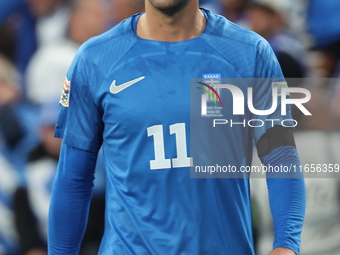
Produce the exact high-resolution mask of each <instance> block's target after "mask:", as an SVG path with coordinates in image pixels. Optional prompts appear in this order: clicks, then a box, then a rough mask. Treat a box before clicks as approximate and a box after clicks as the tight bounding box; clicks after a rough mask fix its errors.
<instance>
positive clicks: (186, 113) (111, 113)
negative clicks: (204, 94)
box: [96, 38, 249, 171]
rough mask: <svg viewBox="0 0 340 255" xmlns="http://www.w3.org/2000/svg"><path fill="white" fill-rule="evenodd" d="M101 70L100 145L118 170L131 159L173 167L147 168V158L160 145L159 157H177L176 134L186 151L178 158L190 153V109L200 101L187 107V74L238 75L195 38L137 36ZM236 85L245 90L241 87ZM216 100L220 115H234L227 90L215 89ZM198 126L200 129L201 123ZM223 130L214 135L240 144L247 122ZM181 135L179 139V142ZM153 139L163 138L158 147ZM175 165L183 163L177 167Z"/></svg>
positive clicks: (141, 164) (143, 165) (153, 155)
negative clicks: (218, 99)
mask: <svg viewBox="0 0 340 255" xmlns="http://www.w3.org/2000/svg"><path fill="white" fill-rule="evenodd" d="M107 58H109V56H108V57H107ZM105 62H106V63H109V61H107V60H105ZM101 70H102V73H101V74H100V75H101V76H102V79H101V81H102V83H101V85H100V88H99V91H98V94H97V96H96V98H97V99H98V104H99V106H100V107H101V108H102V109H103V112H104V115H103V122H104V126H105V129H104V133H103V139H104V145H108V147H109V148H110V151H111V153H112V155H119V156H118V157H117V156H113V157H114V158H113V159H112V161H113V162H116V163H117V164H118V165H116V167H117V168H116V169H119V170H122V169H124V170H125V169H126V170H127V169H131V166H126V165H124V162H135V163H136V164H138V166H139V168H138V170H141V171H145V170H150V169H152V170H157V169H165V168H171V167H173V166H172V164H170V165H169V162H168V163H164V164H162V163H161V162H160V163H159V166H158V167H157V166H155V167H152V166H150V161H152V160H155V159H156V157H157V158H160V157H161V156H160V155H161V154H160V153H162V152H160V151H161V149H162V151H164V157H163V156H162V157H163V158H162V159H163V161H164V159H165V161H172V160H171V159H174V158H176V157H179V155H176V154H177V150H176V146H177V145H176V139H177V140H178V142H181V143H183V142H185V144H186V148H187V155H180V157H183V158H185V157H190V141H189V140H190V128H192V127H190V117H191V116H190V111H191V112H193V111H198V112H200V106H199V105H200V102H197V105H198V107H197V109H196V108H195V109H193V104H192V102H191V100H193V98H192V97H191V95H190V94H191V91H192V89H196V87H197V86H198V85H200V84H197V83H194V84H193V82H191V79H192V78H201V77H202V75H203V74H208V75H209V74H212V75H218V76H219V77H232V78H238V77H239V74H238V72H237V71H236V70H235V68H234V67H233V65H232V64H231V63H229V62H228V60H226V59H225V58H223V57H222V56H220V55H219V54H218V52H216V51H215V50H214V49H213V48H212V47H210V46H209V45H208V44H207V43H206V42H205V41H204V40H202V39H200V38H196V39H193V40H189V41H185V42H181V43H160V42H154V41H148V40H140V41H139V42H138V43H136V44H135V45H134V46H133V48H132V49H130V50H129V52H127V54H125V55H124V56H123V57H122V59H120V61H119V62H118V63H117V64H115V65H114V66H110V65H109V64H108V65H107V66H105V67H101ZM213 79H214V78H212V80H213ZM217 80H218V79H217ZM215 81H216V79H215ZM240 89H241V90H242V91H243V92H244V93H246V90H247V87H246V86H244V87H240ZM221 99H222V100H223V102H224V107H223V118H225V119H232V118H234V119H235V116H233V115H232V114H233V112H232V109H233V107H232V102H233V99H232V95H231V93H227V92H226V93H221ZM242 118H243V116H242ZM197 128H199V127H197ZM201 129H202V134H204V132H206V131H205V130H204V127H201ZM224 130H225V132H220V133H221V134H220V137H219V138H220V139H224V142H225V143H226V144H233V141H234V139H235V136H238V137H241V138H242V137H243V138H245V140H244V141H243V142H241V144H242V147H244V148H243V149H245V147H246V146H247V145H246V142H247V140H248V138H249V137H248V134H249V130H248V127H245V128H234V129H231V128H229V129H228V128H227V127H225V129H224ZM184 136H185V138H186V139H185V141H179V139H182V138H183V137H184ZM155 143H157V144H160V143H163V145H162V146H163V148H161V149H160V148H159V146H158V147H157V145H156V147H157V148H155ZM230 146H232V145H230ZM156 154H159V155H156ZM121 156H123V158H122V157H121ZM168 159H169V160H168ZM194 160H195V159H194ZM119 161H122V162H119ZM170 163H172V162H170ZM119 164H120V165H119ZM167 164H168V165H169V166H170V167H166V165H167ZM156 165H157V163H156ZM181 166H182V167H188V166H189V165H187V164H185V163H183V164H182V165H181V164H179V166H178V167H181ZM178 167H176V168H178Z"/></svg>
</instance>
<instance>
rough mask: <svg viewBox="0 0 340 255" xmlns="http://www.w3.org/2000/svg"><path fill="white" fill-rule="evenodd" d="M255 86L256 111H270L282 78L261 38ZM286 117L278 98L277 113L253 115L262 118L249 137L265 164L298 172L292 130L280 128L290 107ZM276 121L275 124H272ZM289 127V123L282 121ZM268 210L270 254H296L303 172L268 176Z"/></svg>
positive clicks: (303, 198) (303, 195) (303, 196)
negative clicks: (271, 228) (271, 237)
mask: <svg viewBox="0 0 340 255" xmlns="http://www.w3.org/2000/svg"><path fill="white" fill-rule="evenodd" d="M255 77H257V78H258V79H257V82H256V83H255V85H254V100H253V101H254V104H255V105H254V106H255V109H259V110H267V109H270V108H271V106H272V104H273V100H272V89H273V86H274V84H275V82H281V83H284V82H285V81H284V77H283V74H282V71H281V67H280V65H279V63H278V60H277V58H276V57H275V54H274V52H273V50H272V49H271V47H270V46H269V44H268V42H266V41H265V40H263V39H260V40H259V41H258V44H257V55H256V73H255ZM286 112H287V114H286V115H284V116H282V115H281V98H280V97H279V98H278V104H277V108H276V110H275V111H274V112H273V113H272V114H270V115H254V116H251V117H252V118H253V119H262V120H263V121H264V123H265V125H264V126H262V127H261V128H252V136H253V138H254V141H255V144H256V146H257V149H258V154H259V157H260V158H261V161H262V163H263V164H264V165H267V166H268V165H269V164H270V165H271V166H273V167H275V166H281V165H282V166H283V167H284V166H287V167H289V168H290V169H294V168H293V167H294V165H295V166H296V169H300V168H299V166H300V165H301V163H300V159H299V156H298V153H297V150H296V148H295V142H294V137H293V131H292V129H291V128H286V127H282V126H281V123H282V121H283V120H289V119H292V117H291V109H290V106H289V105H288V106H287V109H286ZM268 119H269V120H275V124H272V122H271V121H266V120H268ZM285 124H286V125H289V121H286V122H285ZM267 186H268V192H269V203H270V209H271V212H272V216H273V222H274V232H275V241H274V247H273V248H274V249H273V252H272V254H271V255H274V254H284V255H290V254H292V252H294V253H296V254H299V250H300V242H301V237H300V236H301V231H302V224H303V220H304V215H305V206H306V191H305V183H304V179H303V175H302V173H295V174H291V173H275V172H274V173H267Z"/></svg>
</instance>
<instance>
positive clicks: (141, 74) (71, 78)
mask: <svg viewBox="0 0 340 255" xmlns="http://www.w3.org/2000/svg"><path fill="white" fill-rule="evenodd" d="M202 11H203V12H204V14H205V15H206V18H207V22H206V27H205V30H204V32H203V33H202V34H201V35H200V36H199V37H197V38H194V39H190V40H186V41H181V42H159V41H153V40H146V39H141V38H139V37H138V36H137V35H136V32H135V28H136V23H137V20H138V18H139V17H140V14H136V15H134V16H132V17H130V18H128V19H126V20H124V21H123V22H121V23H120V24H118V25H117V26H116V27H114V28H113V29H111V30H110V31H108V32H106V33H104V34H103V35H100V36H98V37H95V38H93V39H91V40H89V41H88V42H86V43H85V44H84V45H83V46H82V47H81V48H80V49H79V51H78V53H77V55H76V57H75V59H74V61H73V63H72V65H71V67H70V70H69V72H68V74H67V80H66V81H65V86H64V92H63V95H62V98H61V106H60V115H59V120H58V123H57V126H56V136H57V137H60V138H63V139H64V143H66V144H67V145H69V146H72V147H75V148H79V149H81V150H87V151H92V152H96V151H97V150H98V148H99V147H100V146H101V145H102V147H103V152H104V164H105V169H106V173H107V190H106V215H105V224H106V226H105V233H104V236H103V239H102V243H101V248H100V252H99V254H169V255H171V254H209V255H212V254H224V255H235V254H237V255H241V254H244V255H249V254H255V253H254V247H253V235H252V213H251V206H250V195H249V193H250V191H249V180H248V179H246V178H244V179H243V178H239V179H236V178H234V179H231V178H224V179H216V178H209V179H208V178H204V179H203V178H202V179H200V178H190V167H189V166H190V160H191V159H190V155H182V156H181V157H179V156H178V155H177V151H178V150H179V148H177V147H181V148H182V149H183V150H181V153H188V154H189V151H190V148H189V146H190V141H189V139H190V134H189V132H190V79H191V78H199V77H202V74H208V73H219V74H220V75H221V77H231V78H254V77H255V78H256V77H282V72H281V70H280V67H279V64H278V62H277V60H276V58H275V55H274V53H273V52H272V50H271V48H270V46H269V45H268V43H267V42H266V41H265V40H264V39H263V38H261V37H260V36H259V35H257V34H255V33H253V32H251V31H248V30H246V29H243V28H240V27H239V26H237V25H235V24H233V23H231V22H229V21H228V20H226V19H225V18H224V17H222V16H218V15H215V14H213V13H211V12H210V11H207V10H205V9H202ZM245 89H246V88H242V90H245ZM255 92H256V97H257V99H254V100H257V101H258V102H260V103H262V104H263V105H264V107H267V108H264V109H268V108H270V106H269V107H268V105H269V102H268V100H267V98H270V96H268V95H271V87H270V86H259V87H258V88H256V91H255ZM255 92H254V94H255ZM223 100H224V99H223V95H222V101H223ZM225 104H230V106H231V105H232V100H226V101H225ZM267 104H268V105H267ZM226 108H228V107H226ZM257 109H259V107H257ZM247 114H250V113H248V112H247ZM273 115H277V116H272V118H273V119H281V116H280V114H278V113H277V111H276V112H275V113H274V114H273ZM268 128H270V126H268V125H264V126H263V127H262V128H258V129H256V130H255V129H254V130H253V129H251V128H250V127H246V128H243V127H242V128H235V129H230V130H228V132H225V134H224V135H223V139H227V141H228V142H226V143H225V145H224V149H225V150H227V151H226V152H225V157H224V158H225V161H226V163H227V162H232V163H233V164H234V165H235V164H237V165H245V164H250V163H251V162H250V161H251V156H252V139H254V140H255V142H257V141H258V140H259V139H260V137H261V136H262V135H263V134H264V133H265V132H266V130H267V129H268ZM174 134H175V135H174ZM180 134H181V135H180ZM176 139H177V140H178V141H177V140H176ZM180 143H181V144H180ZM179 144H180V145H179ZM185 144H186V145H185ZM236 146H237V150H235V147H236ZM236 152H241V153H239V155H236ZM176 158H177V159H178V160H177V161H176V160H172V161H171V160H170V159H176ZM193 161H194V162H195V158H193Z"/></svg>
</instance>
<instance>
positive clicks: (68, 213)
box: [48, 143, 97, 255]
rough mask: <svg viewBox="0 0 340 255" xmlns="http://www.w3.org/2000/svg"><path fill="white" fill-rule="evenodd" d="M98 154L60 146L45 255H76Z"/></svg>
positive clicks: (86, 216) (87, 208)
mask: <svg viewBox="0 0 340 255" xmlns="http://www.w3.org/2000/svg"><path fill="white" fill-rule="evenodd" d="M96 160H97V153H94V152H88V151H84V150H80V149H76V148H73V147H71V146H68V145H66V144H64V143H63V144H62V147H61V152H60V158H59V164H58V169H57V173H56V176H55V178H54V182H53V190H52V198H51V204H50V214H49V219H48V254H50V255H76V254H78V253H79V249H80V244H81V241H82V238H83V235H84V232H85V228H86V223H87V218H88V213H89V207H90V201H91V197H92V191H93V180H94V169H95V165H96Z"/></svg>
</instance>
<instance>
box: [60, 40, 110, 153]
mask: <svg viewBox="0 0 340 255" xmlns="http://www.w3.org/2000/svg"><path fill="white" fill-rule="evenodd" d="M87 68H89V67H88V66H87V64H86V61H85V57H84V50H83V46H82V47H81V48H80V49H79V50H78V52H77V54H76V56H75V58H74V60H73V63H72V64H71V67H70V69H69V71H68V73H67V75H66V79H65V82H64V88H63V92H62V95H61V98H60V106H59V117H58V121H57V124H56V128H55V137H59V138H62V139H63V141H64V143H65V144H66V145H68V146H71V147H74V148H78V149H81V150H85V151H90V152H97V151H98V150H99V148H100V146H101V143H102V132H103V122H102V111H101V110H100V109H99V107H98V106H97V105H96V103H95V93H96V87H95V84H92V83H91V77H89V76H88V75H87V71H86V70H87Z"/></svg>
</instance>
